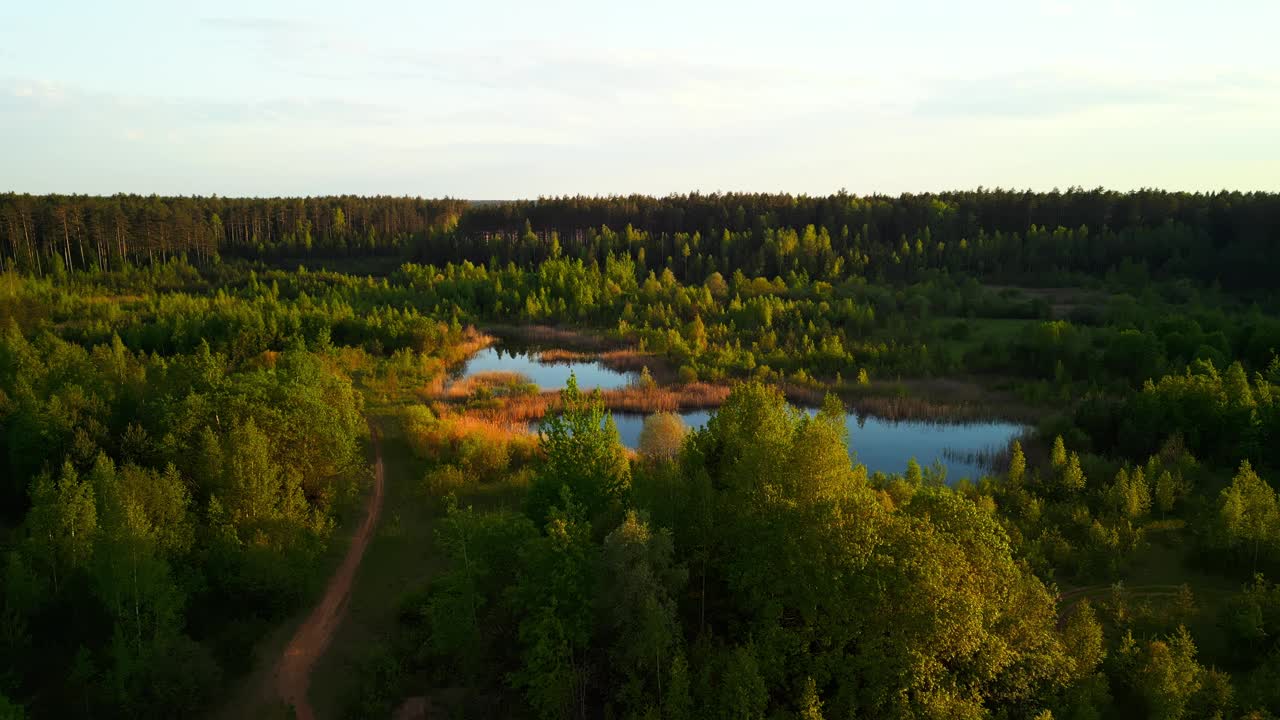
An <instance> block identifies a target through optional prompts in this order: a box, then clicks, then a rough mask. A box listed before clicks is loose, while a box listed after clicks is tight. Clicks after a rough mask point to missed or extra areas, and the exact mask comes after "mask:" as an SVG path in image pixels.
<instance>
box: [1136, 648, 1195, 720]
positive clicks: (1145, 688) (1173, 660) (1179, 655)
mask: <svg viewBox="0 0 1280 720" xmlns="http://www.w3.org/2000/svg"><path fill="white" fill-rule="evenodd" d="M1203 677H1204V668H1202V667H1200V664H1199V663H1198V662H1196V646H1195V643H1194V642H1193V641H1192V640H1191V635H1190V633H1188V632H1187V629H1186V628H1185V627H1179V628H1178V630H1177V632H1175V633H1174V634H1173V635H1172V636H1170V637H1168V638H1166V639H1163V640H1152V641H1151V643H1150V644H1148V646H1147V649H1146V652H1145V653H1144V654H1143V658H1142V663H1141V665H1139V666H1138V667H1137V669H1136V676H1135V677H1134V689H1135V691H1136V692H1137V694H1138V696H1139V697H1140V698H1141V699H1142V700H1143V703H1144V705H1145V706H1146V709H1147V717H1150V718H1156V719H1157V720H1179V719H1180V718H1182V717H1185V715H1186V710H1187V704H1188V703H1189V702H1190V701H1191V698H1192V696H1194V695H1195V694H1196V692H1197V691H1198V690H1199V689H1200V686H1201V683H1202V681H1203Z"/></svg>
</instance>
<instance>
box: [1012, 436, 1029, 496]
mask: <svg viewBox="0 0 1280 720" xmlns="http://www.w3.org/2000/svg"><path fill="white" fill-rule="evenodd" d="M1026 472H1027V457H1026V456H1025V455H1023V454H1022V443H1020V442H1018V441H1017V440H1014V441H1013V444H1012V445H1011V446H1010V449H1009V481H1010V482H1012V483H1014V484H1015V485H1017V484H1019V483H1021V482H1022V478H1023V475H1025V474H1026Z"/></svg>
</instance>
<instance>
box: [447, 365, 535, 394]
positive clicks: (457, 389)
mask: <svg viewBox="0 0 1280 720" xmlns="http://www.w3.org/2000/svg"><path fill="white" fill-rule="evenodd" d="M529 382H530V380H529V378H528V377H527V376H525V375H523V374H522V373H518V372H513V371H510V370H487V371H485V372H478V373H476V374H474V375H470V376H468V377H464V378H462V379H460V380H458V381H456V382H454V383H452V384H450V385H448V386H447V387H445V388H444V389H443V390H441V391H440V392H438V393H437V394H436V396H437V397H442V398H445V399H448V400H465V399H467V398H469V397H471V396H472V395H474V394H475V392H476V390H480V389H482V388H483V389H487V390H494V389H497V388H509V387H512V386H514V385H526V384H528V383H529Z"/></svg>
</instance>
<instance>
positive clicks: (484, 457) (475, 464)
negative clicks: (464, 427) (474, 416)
mask: <svg viewBox="0 0 1280 720" xmlns="http://www.w3.org/2000/svg"><path fill="white" fill-rule="evenodd" d="M509 463H510V458H509V455H508V452H507V444H506V443H505V442H501V441H491V440H487V439H485V438H483V437H478V436H475V435H470V436H468V437H465V438H463V439H462V442H461V443H459V445H458V464H459V465H461V466H462V467H463V468H464V469H465V470H466V472H467V474H468V475H471V476H472V477H475V478H477V479H480V480H492V479H493V478H495V477H497V475H498V474H499V473H501V472H503V471H505V470H506V469H507V465H508V464H509Z"/></svg>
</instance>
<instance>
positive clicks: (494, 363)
mask: <svg viewBox="0 0 1280 720" xmlns="http://www.w3.org/2000/svg"><path fill="white" fill-rule="evenodd" d="M493 370H504V371H510V372H518V373H520V374H521V375H524V376H526V377H528V378H529V380H530V381H532V382H533V383H535V384H536V385H537V386H538V387H539V388H541V389H543V390H559V389H560V388H563V387H564V386H565V383H567V382H569V374H570V373H572V374H573V375H574V376H575V377H576V378H577V379H578V387H579V388H582V389H583V390H590V389H592V388H600V389H601V390H614V389H617V388H623V387H627V386H628V385H630V384H631V383H632V382H634V381H635V378H636V375H635V373H627V372H618V371H617V370H610V369H609V368H607V367H605V366H603V365H601V364H600V363H598V362H571V363H555V364H543V363H540V362H538V361H537V360H536V359H534V357H533V356H531V355H530V354H529V353H526V352H521V351H510V350H504V349H503V348H502V347H501V346H496V347H487V348H485V349H484V350H481V351H480V352H478V353H476V354H475V355H472V356H471V359H469V360H467V362H466V363H465V364H464V365H463V366H462V368H461V370H460V371H459V372H458V377H468V376H470V375H474V374H476V373H480V372H489V371H493Z"/></svg>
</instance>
